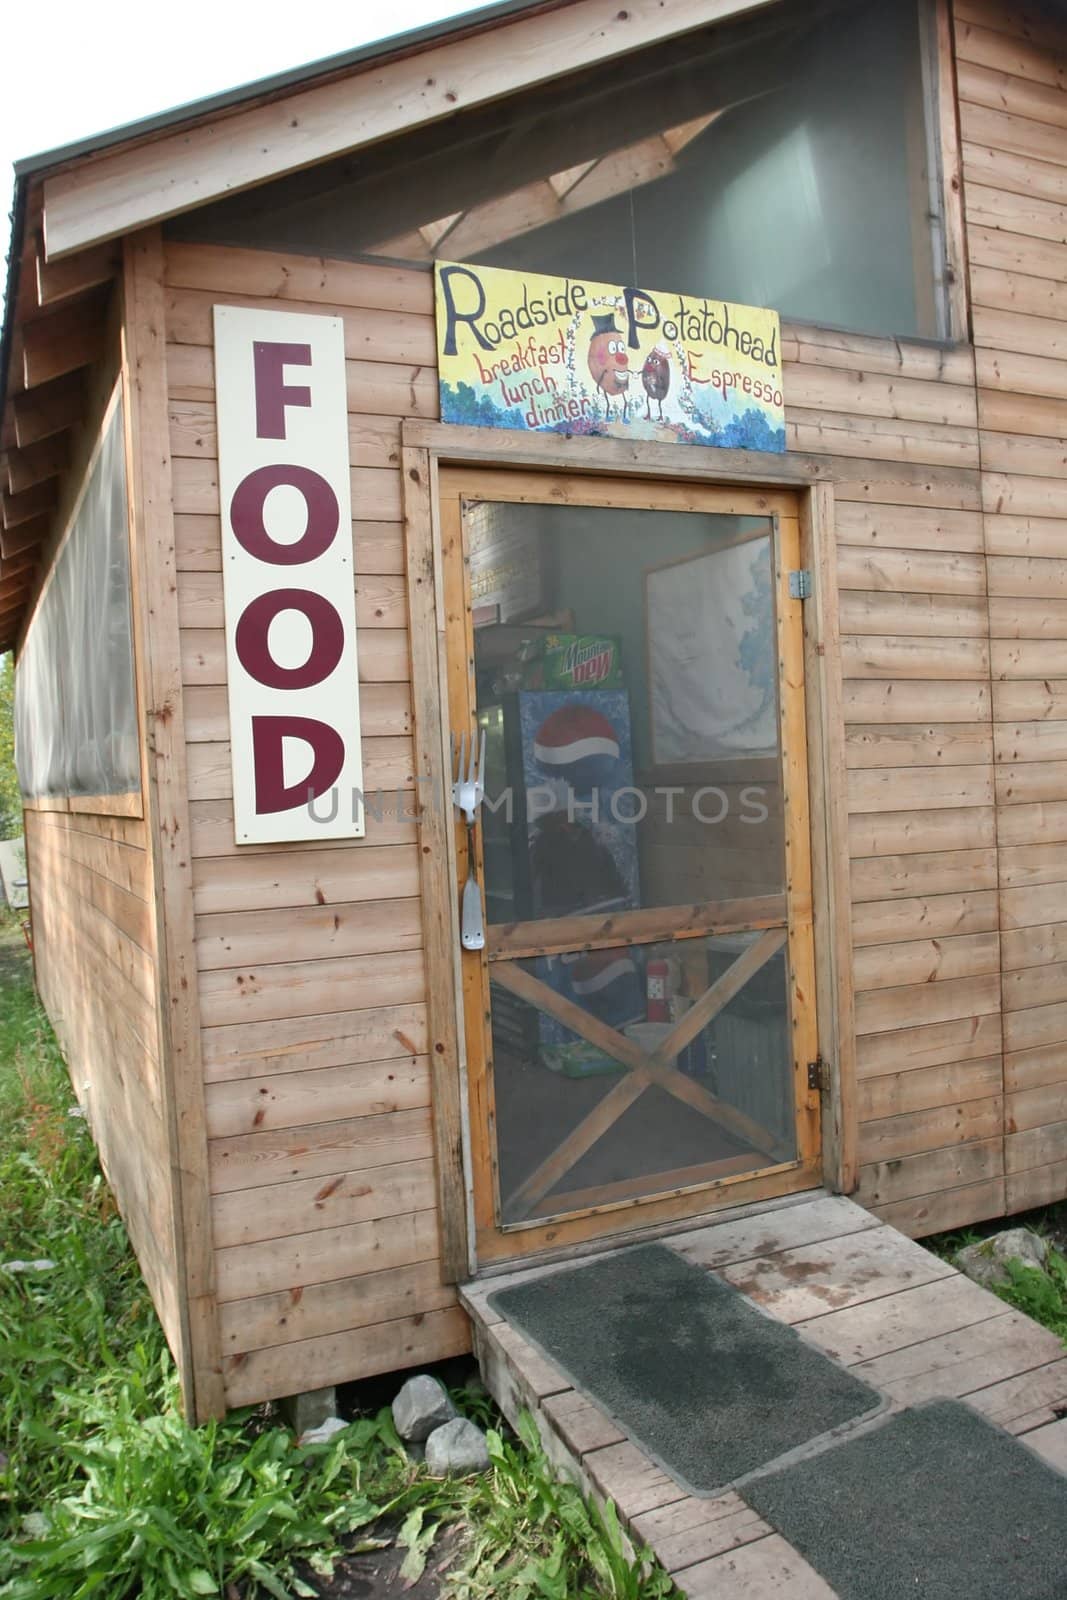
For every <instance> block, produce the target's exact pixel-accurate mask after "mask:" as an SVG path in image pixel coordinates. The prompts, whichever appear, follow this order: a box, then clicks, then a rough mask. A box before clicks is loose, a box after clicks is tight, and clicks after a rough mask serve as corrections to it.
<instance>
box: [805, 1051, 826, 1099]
mask: <svg viewBox="0 0 1067 1600" xmlns="http://www.w3.org/2000/svg"><path fill="white" fill-rule="evenodd" d="M826 1086H827V1085H826V1063H825V1061H824V1060H823V1058H822V1056H819V1057H818V1058H817V1059H816V1060H815V1061H809V1062H808V1088H809V1089H818V1091H819V1093H820V1094H821V1093H822V1092H823V1090H824V1089H825V1088H826Z"/></svg>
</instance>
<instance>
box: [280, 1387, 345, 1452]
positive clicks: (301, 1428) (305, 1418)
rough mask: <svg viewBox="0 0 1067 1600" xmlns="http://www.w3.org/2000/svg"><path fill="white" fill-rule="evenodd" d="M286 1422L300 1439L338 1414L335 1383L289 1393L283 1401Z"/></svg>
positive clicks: (282, 1409) (282, 1408)
mask: <svg viewBox="0 0 1067 1600" xmlns="http://www.w3.org/2000/svg"><path fill="white" fill-rule="evenodd" d="M281 1411H282V1415H283V1416H284V1418H285V1420H286V1422H287V1423H288V1424H289V1426H290V1428H292V1430H293V1432H294V1433H295V1434H296V1436H297V1438H298V1439H302V1438H303V1437H304V1435H305V1433H310V1432H311V1430H312V1428H321V1427H322V1425H323V1423H324V1422H328V1421H329V1420H330V1418H331V1417H336V1415H337V1390H336V1388H335V1387H334V1385H333V1384H327V1386H326V1387H325V1388H324V1389H303V1390H301V1391H300V1393H298V1394H291V1395H287V1396H286V1398H285V1399H284V1400H282V1402H281Z"/></svg>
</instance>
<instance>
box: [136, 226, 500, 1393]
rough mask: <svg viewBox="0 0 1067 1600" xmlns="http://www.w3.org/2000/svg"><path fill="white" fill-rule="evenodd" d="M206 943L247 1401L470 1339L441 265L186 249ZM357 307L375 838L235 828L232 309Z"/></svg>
mask: <svg viewBox="0 0 1067 1600" xmlns="http://www.w3.org/2000/svg"><path fill="white" fill-rule="evenodd" d="M166 282H167V339H168V395H169V405H170V419H171V448H172V452H173V473H174V500H175V513H176V534H177V548H178V568H179V580H178V582H179V612H180V620H181V629H182V659H183V674H182V675H183V697H184V703H185V718H186V731H187V740H188V760H189V775H190V801H191V825H192V833H193V853H194V867H193V879H194V897H195V907H196V914H197V915H196V936H197V956H198V967H199V984H200V1005H201V1017H202V1022H203V1055H204V1073H205V1079H206V1085H205V1087H206V1100H207V1107H206V1109H207V1124H208V1135H209V1160H210V1172H211V1187H212V1192H213V1219H212V1220H213V1227H214V1235H215V1245H216V1252H217V1268H218V1272H217V1291H218V1300H219V1315H220V1320H221V1335H222V1350H223V1366H224V1374H225V1382H226V1394H227V1399H228V1401H229V1403H230V1404H231V1405H237V1404H241V1403H243V1402H245V1401H251V1400H260V1399H264V1398H268V1397H271V1396H278V1395H285V1394H289V1393H291V1392H293V1391H294V1390H296V1389H307V1388H315V1387H318V1386H320V1385H324V1384H329V1383H333V1382H335V1381H339V1380H342V1379H345V1378H350V1377H352V1376H353V1375H356V1374H359V1375H365V1374H369V1373H372V1372H378V1371H389V1370H392V1369H394V1368H398V1367H406V1366H411V1365H413V1364H416V1363H418V1362H423V1361H432V1360H436V1359H440V1358H442V1357H444V1356H448V1355H453V1354H457V1353H459V1352H461V1351H463V1350H466V1349H467V1348H468V1347H469V1332H468V1326H467V1321H466V1317H465V1315H464V1313H463V1312H462V1311H461V1310H460V1309H459V1307H458V1305H457V1303H456V1297H455V1293H454V1290H453V1289H452V1288H451V1287H448V1286H444V1285H442V1283H441V1274H440V1265H439V1256H440V1244H439V1235H438V1227H437V1216H436V1201H435V1176H434V1169H433V1145H432V1132H431V1123H430V1117H431V1106H430V1074H429V1068H428V1063H427V1056H426V1050H427V1020H426V982H425V971H424V963H423V955H422V924H421V916H420V910H419V902H418V881H419V879H418V859H417V853H416V836H415V823H414V816H413V807H414V798H415V797H414V777H413V757H414V751H413V744H412V731H411V686H410V663H409V653H408V645H407V597H406V593H405V580H404V571H405V557H404V543H403V528H402V524H401V520H400V518H401V492H400V469H399V450H400V419H401V417H403V416H409V415H416V416H418V415H422V416H434V415H436V406H437V394H436V386H435V379H434V373H433V352H434V332H433V316H432V311H433V305H432V283H431V280H430V279H429V278H428V277H427V276H425V275H424V274H421V273H411V272H403V271H394V270H381V269H376V268H367V267H360V266H353V265H346V264H342V263H334V262H331V263H322V262H318V261H313V260H308V259H306V258H304V259H295V258H294V259H288V258H286V259H284V260H283V259H282V258H279V257H277V256H273V255H267V254H263V253H257V252H252V251H239V250H216V249H210V248H203V247H187V246H181V245H176V244H172V245H169V246H168V247H167V256H166ZM216 303H225V304H229V305H257V304H259V305H267V306H271V305H273V306H275V307H277V308H279V309H286V310H300V309H308V310H314V311H317V312H320V313H328V314H330V315H333V316H338V317H341V318H343V320H344V324H345V344H346V353H347V358H348V379H349V383H348V392H349V437H350V444H351V462H352V505H353V517H354V519H355V522H354V532H355V549H356V563H355V565H356V609H357V616H358V622H359V628H360V650H359V659H360V677H361V684H360V695H361V706H362V714H363V730H364V747H363V758H364V770H365V781H366V788H367V792H368V795H369V797H370V798H369V806H368V823H367V836H366V839H365V840H359V841H351V842H347V841H328V842H323V843H322V844H316V843H314V842H312V843H305V844H295V845H287V846H285V847H284V848H275V847H264V846H243V847H241V848H240V849H238V848H237V847H236V846H235V844H234V842H233V810H232V795H231V779H230V753H229V745H228V742H227V741H228V736H229V728H228V721H227V709H226V681H225V650H224V639H223V603H222V575H221V549H220V529H219V502H218V477H217V440H216V428H215V409H214V365H213V356H212V348H211V346H212V322H211V315H212V313H211V308H212V306H213V305H214V304H216Z"/></svg>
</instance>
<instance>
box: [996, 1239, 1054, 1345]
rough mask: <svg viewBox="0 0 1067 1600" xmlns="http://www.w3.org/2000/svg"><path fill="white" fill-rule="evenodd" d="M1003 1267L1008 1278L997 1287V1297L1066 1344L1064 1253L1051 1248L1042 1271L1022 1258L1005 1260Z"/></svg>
mask: <svg viewBox="0 0 1067 1600" xmlns="http://www.w3.org/2000/svg"><path fill="white" fill-rule="evenodd" d="M1005 1270H1006V1271H1007V1273H1008V1277H1009V1279H1010V1280H1011V1281H1010V1282H1009V1283H1007V1284H1004V1285H1003V1286H1000V1287H998V1288H997V1291H996V1292H997V1294H998V1295H999V1296H1000V1298H1001V1299H1002V1300H1006V1301H1007V1302H1008V1304H1009V1305H1010V1306H1014V1307H1015V1309H1016V1310H1017V1311H1025V1313H1026V1315H1027V1316H1028V1317H1033V1319H1034V1321H1035V1322H1040V1323H1041V1324H1042V1325H1043V1326H1044V1327H1046V1328H1051V1330H1052V1332H1053V1333H1057V1334H1059V1336H1060V1338H1061V1339H1062V1340H1063V1342H1064V1343H1065V1344H1067V1256H1063V1255H1061V1254H1060V1252H1059V1251H1058V1250H1050V1251H1049V1253H1048V1259H1047V1260H1046V1262H1045V1267H1044V1270H1043V1271H1042V1269H1041V1268H1040V1267H1027V1266H1024V1265H1023V1263H1022V1262H1021V1261H1009V1262H1007V1263H1006V1268H1005Z"/></svg>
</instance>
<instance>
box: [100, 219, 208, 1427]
mask: <svg viewBox="0 0 1067 1600" xmlns="http://www.w3.org/2000/svg"><path fill="white" fill-rule="evenodd" d="M123 279H124V290H125V307H124V318H123V330H122V343H123V363H122V370H123V382H124V388H125V400H126V428H127V463H128V471H129V497H130V512H131V518H130V528H131V554H132V578H133V585H132V588H133V605H134V627H135V643H136V661H137V669H138V671H137V676H138V689H139V694H140V697H141V706H142V712H143V716H142V726H143V730H144V735H143V736H144V742H145V768H146V771H145V777H146V783H145V799H146V818H147V822H148V830H147V832H148V850H149V855H150V858H151V862H152V878H153V885H154V889H155V933H156V965H155V979H156V1013H157V1018H158V1025H159V1060H160V1073H161V1080H162V1086H163V1096H164V1114H165V1120H166V1124H167V1132H168V1138H169V1142H170V1178H171V1183H172V1187H173V1204H174V1212H175V1239H176V1251H177V1262H176V1269H177V1285H176V1289H177V1298H178V1302H179V1305H180V1308H181V1344H182V1348H181V1350H180V1351H179V1352H178V1366H179V1371H180V1375H181V1382H182V1394H183V1398H184V1404H185V1410H186V1413H187V1414H188V1416H189V1417H190V1418H191V1419H192V1420H195V1421H198V1422H200V1421H204V1420H205V1419H206V1418H208V1417H213V1416H222V1415H223V1414H224V1412H225V1409H226V1401H225V1393H224V1388H223V1379H222V1352H221V1341H220V1335H219V1324H218V1313H217V1308H216V1301H215V1260H214V1245H213V1240H212V1231H211V1195H210V1190H209V1186H208V1167H207V1127H206V1121H205V1115H204V1083H203V1068H202V1063H201V1052H200V1007H199V999H198V993H197V972H196V947H195V943H194V925H193V883H192V860H191V852H190V843H191V836H190V828H189V800H188V788H187V778H186V749H185V718H184V713H183V705H182V685H181V655H180V649H179V634H178V586H177V577H176V567H175V552H174V515H173V508H172V496H171V458H170V435H169V423H168V415H167V386H166V346H165V328H164V316H165V312H164V296H163V244H162V238H161V235H160V231H159V229H158V228H151V229H146V230H145V231H144V232H143V233H139V234H134V235H131V236H130V237H129V238H127V239H126V240H125V241H124V252H123Z"/></svg>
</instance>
